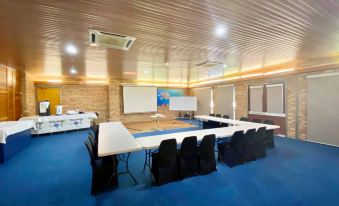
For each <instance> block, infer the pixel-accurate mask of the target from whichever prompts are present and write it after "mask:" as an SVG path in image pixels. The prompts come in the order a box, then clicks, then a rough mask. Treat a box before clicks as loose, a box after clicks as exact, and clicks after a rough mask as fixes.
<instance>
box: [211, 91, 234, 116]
mask: <svg viewBox="0 0 339 206" xmlns="http://www.w3.org/2000/svg"><path fill="white" fill-rule="evenodd" d="M214 91H216V94H214V95H215V104H214V107H215V110H214V113H216V114H221V115H225V114H226V115H229V116H230V118H233V111H234V110H233V104H234V85H224V86H219V87H217V88H216V89H215V90H214Z"/></svg>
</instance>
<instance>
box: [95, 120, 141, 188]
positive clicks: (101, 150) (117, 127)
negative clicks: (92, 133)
mask: <svg viewBox="0 0 339 206" xmlns="http://www.w3.org/2000/svg"><path fill="white" fill-rule="evenodd" d="M140 150H142V146H141V145H140V143H139V142H138V141H136V139H135V138H134V136H133V135H132V134H131V133H130V132H129V131H128V130H127V129H126V127H125V126H124V125H123V124H122V123H121V122H105V123H100V126H99V134H98V156H99V157H107V156H113V155H118V157H119V160H120V161H123V162H124V163H125V168H126V171H123V172H118V174H117V175H122V174H129V175H130V176H131V177H132V179H133V181H134V183H135V184H137V181H136V179H135V177H134V176H133V175H132V173H131V172H130V171H129V167H128V161H129V157H130V155H131V152H135V151H140ZM125 154H127V155H125Z"/></svg>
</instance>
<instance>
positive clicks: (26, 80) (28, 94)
mask: <svg viewBox="0 0 339 206" xmlns="http://www.w3.org/2000/svg"><path fill="white" fill-rule="evenodd" d="M21 90H22V115H23V116H32V115H35V114H36V109H37V108H36V89H35V87H34V81H33V75H32V74H30V73H28V72H22V74H21Z"/></svg>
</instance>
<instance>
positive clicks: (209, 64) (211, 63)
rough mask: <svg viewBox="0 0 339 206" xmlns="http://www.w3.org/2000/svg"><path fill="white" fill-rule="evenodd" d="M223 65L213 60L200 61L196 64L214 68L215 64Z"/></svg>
mask: <svg viewBox="0 0 339 206" xmlns="http://www.w3.org/2000/svg"><path fill="white" fill-rule="evenodd" d="M220 65H223V64H222V63H220V62H213V61H204V62H202V63H199V64H197V65H196V66H197V67H204V68H214V67H217V66H220Z"/></svg>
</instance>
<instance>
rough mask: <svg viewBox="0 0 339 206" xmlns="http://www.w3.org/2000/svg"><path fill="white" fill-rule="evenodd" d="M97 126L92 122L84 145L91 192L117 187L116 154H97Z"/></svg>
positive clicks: (95, 192)
mask: <svg viewBox="0 0 339 206" xmlns="http://www.w3.org/2000/svg"><path fill="white" fill-rule="evenodd" d="M98 133H99V126H98V125H96V124H95V123H92V125H91V127H90V132H89V134H88V138H87V139H86V141H85V146H86V148H87V151H88V153H89V156H90V164H91V168H92V184H91V194H92V195H95V194H97V193H99V192H103V191H107V190H112V189H114V188H116V187H118V185H119V184H118V175H117V174H118V164H119V161H118V158H117V156H116V155H113V156H108V157H99V156H98Z"/></svg>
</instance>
